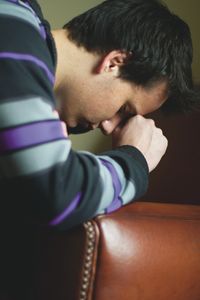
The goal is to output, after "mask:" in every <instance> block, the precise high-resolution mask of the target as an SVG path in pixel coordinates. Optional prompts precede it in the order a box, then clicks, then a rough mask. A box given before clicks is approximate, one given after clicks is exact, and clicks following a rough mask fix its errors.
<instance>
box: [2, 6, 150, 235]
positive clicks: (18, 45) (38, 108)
mask: <svg viewBox="0 0 200 300" xmlns="http://www.w3.org/2000/svg"><path fill="white" fill-rule="evenodd" d="M0 41H1V42H0V191H1V209H0V211H1V214H2V215H4V218H5V219H6V220H9V219H10V218H13V217H15V218H16V220H19V219H23V220H25V221H26V222H27V221H28V222H31V223H32V222H34V223H37V224H41V225H45V226H53V227H56V228H59V229H64V230H66V229H68V228H71V227H73V226H76V225H78V224H81V223H82V222H84V221H86V220H88V219H91V218H93V217H95V216H96V215H99V214H102V213H106V214H107V213H111V212H113V211H115V210H117V209H119V208H120V207H121V206H123V205H126V204H128V203H130V202H131V201H133V200H134V199H137V198H139V197H141V196H142V195H143V194H144V193H145V192H146V189H147V185H148V166H147V163H146V161H145V159H144V157H143V155H142V154H141V153H140V151H139V150H137V149H136V148H134V147H131V146H123V147H119V148H117V149H115V150H111V151H107V152H105V153H102V154H100V155H93V154H92V153H89V152H82V151H73V149H72V148H71V141H70V139H69V138H68V137H66V136H65V135H64V133H63V130H62V123H61V121H60V120H59V118H58V117H57V116H56V115H55V114H54V110H55V107H56V101H55V95H54V93H53V86H54V79H55V68H56V49H55V45H54V41H53V38H52V36H51V32H50V26H49V24H48V22H47V21H46V20H44V19H43V16H42V12H41V9H40V7H39V5H38V4H37V3H36V2H35V1H30V3H29V2H28V1H20V0H0Z"/></svg>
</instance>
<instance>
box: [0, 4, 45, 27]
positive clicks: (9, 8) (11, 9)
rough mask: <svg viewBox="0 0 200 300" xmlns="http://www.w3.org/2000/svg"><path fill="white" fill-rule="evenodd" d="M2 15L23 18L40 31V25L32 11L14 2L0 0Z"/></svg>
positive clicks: (0, 12)
mask: <svg viewBox="0 0 200 300" xmlns="http://www.w3.org/2000/svg"><path fill="white" fill-rule="evenodd" d="M0 15H7V16H12V17H17V18H19V19H22V20H24V21H26V22H28V23H29V24H31V25H33V26H34V27H35V28H36V29H37V30H38V31H39V32H40V25H39V23H38V21H37V19H36V18H35V16H34V15H33V13H31V11H29V10H28V9H26V8H23V7H21V6H19V5H16V4H14V3H10V2H7V1H4V0H0Z"/></svg>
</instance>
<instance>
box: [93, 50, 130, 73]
mask: <svg viewBox="0 0 200 300" xmlns="http://www.w3.org/2000/svg"><path fill="white" fill-rule="evenodd" d="M129 57H130V54H129V53H127V52H125V51H120V50H113V51H111V52H109V53H108V54H106V56H104V57H103V58H102V60H101V61H100V62H99V64H98V66H97V67H96V70H95V71H96V73H98V74H100V73H103V72H106V73H108V72H112V74H114V75H115V76H118V75H119V70H120V67H121V66H123V65H124V64H125V63H126V62H127V60H128V58H129Z"/></svg>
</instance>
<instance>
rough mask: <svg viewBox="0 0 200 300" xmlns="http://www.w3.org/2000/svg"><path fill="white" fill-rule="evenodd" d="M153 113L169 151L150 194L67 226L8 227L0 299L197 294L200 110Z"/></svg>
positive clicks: (198, 299)
mask: <svg viewBox="0 0 200 300" xmlns="http://www.w3.org/2000/svg"><path fill="white" fill-rule="evenodd" d="M154 118H155V119H156V122H157V124H160V126H161V127H162V128H163V131H164V132H165V133H166V135H167V136H168V137H169V149H168V152H167V154H166V155H165V157H164V158H163V160H162V161H161V164H160V167H159V168H158V169H156V170H155V171H154V172H153V173H152V174H151V177H150V186H149V191H148V193H147V194H146V195H145V196H144V197H143V198H142V199H140V200H138V201H137V202H135V203H133V204H131V205H128V206H126V207H124V208H123V209H120V210H119V211H118V212H115V213H113V214H111V215H109V216H99V217H97V218H95V219H94V220H90V221H88V222H87V223H85V224H83V225H82V226H80V227H78V228H74V229H72V230H70V231H69V232H56V231H49V230H39V231H37V232H36V231H35V230H30V228H20V227H19V228H15V230H14V229H13V228H11V229H9V230H10V231H9V234H8V233H7V234H6V235H5V236H4V237H2V239H1V240H2V243H1V256H0V259H1V261H0V266H1V268H0V276H1V278H0V300H18V299H20V300H110V299H115V300H200V206H199V204H200V190H199V167H200V159H199V154H200V141H199V129H200V119H199V114H193V115H191V116H181V117H171V118H163V117H161V116H160V115H159V114H158V115H155V116H154ZM7 232H8V231H7ZM2 249H4V251H3V252H2Z"/></svg>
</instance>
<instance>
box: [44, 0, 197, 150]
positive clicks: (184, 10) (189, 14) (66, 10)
mask: <svg viewBox="0 0 200 300" xmlns="http://www.w3.org/2000/svg"><path fill="white" fill-rule="evenodd" d="M38 2H39V3H40V5H41V8H42V10H43V13H44V16H45V17H46V19H47V20H48V21H49V22H50V24H51V27H52V29H57V28H61V27H62V26H63V25H64V24H65V23H66V22H67V21H69V20H70V19H71V18H73V17H75V16H76V15H78V14H80V13H82V12H84V11H85V10H87V9H89V8H91V7H93V6H95V5H97V4H99V3H101V2H102V1H98V0H84V1H83V0H73V1H71V0H56V1H47V0H39V1H38ZM163 2H164V3H166V4H167V6H168V7H169V9H170V10H171V11H173V12H174V13H175V14H177V15H179V16H180V17H181V18H182V19H184V20H185V21H186V22H187V23H188V25H189V26H190V29H191V32H192V38H193V45H194V61H193V74H194V79H195V81H196V82H200V59H199V57H200V43H199V29H198V28H200V17H199V11H200V1H199V0H165V1H163ZM71 140H72V147H73V148H74V149H75V150H86V151H91V152H94V153H99V152H101V151H104V150H107V149H109V148H110V146H111V143H110V138H109V137H105V136H103V135H102V134H101V132H100V130H98V129H97V130H95V131H92V132H89V133H86V134H81V135H76V136H75V135H71Z"/></svg>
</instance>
